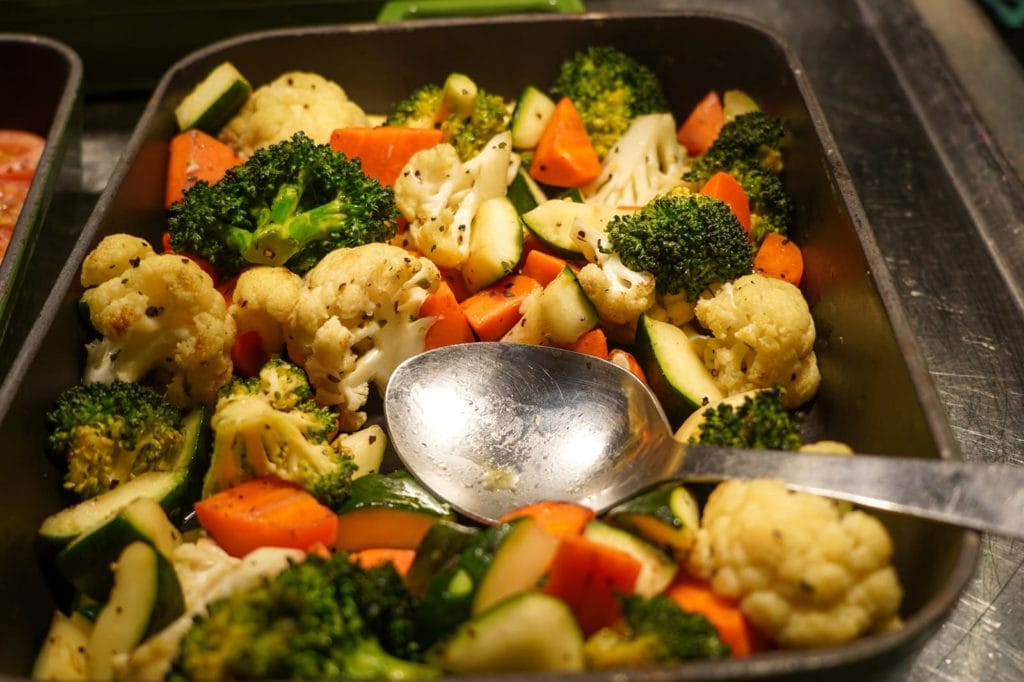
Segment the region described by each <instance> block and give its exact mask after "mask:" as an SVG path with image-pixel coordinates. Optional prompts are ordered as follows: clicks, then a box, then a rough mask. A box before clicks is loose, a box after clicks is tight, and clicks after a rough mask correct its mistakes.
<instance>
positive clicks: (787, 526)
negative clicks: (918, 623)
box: [689, 480, 903, 647]
mask: <svg viewBox="0 0 1024 682" xmlns="http://www.w3.org/2000/svg"><path fill="white" fill-rule="evenodd" d="M892 553H893V545H892V540H891V538H890V537H889V534H888V532H887V531H886V529H885V527H884V526H883V525H882V524H881V523H880V522H879V521H878V520H877V519H875V518H874V517H872V516H869V515H868V514H865V513H864V512H861V511H850V512H845V511H844V510H843V508H841V507H840V506H838V505H837V504H836V503H835V502H833V501H831V500H828V499H825V498H823V497H818V496H816V495H811V494H809V493H801V492H791V491H787V490H786V488H785V485H784V484H783V483H782V482H781V481H777V480H756V481H738V480H733V481H726V482H725V483H722V484H721V485H719V486H718V487H717V488H715V490H714V491H713V492H712V494H711V496H710V497H709V498H708V502H707V505H706V506H705V508H704V515H703V518H702V520H701V528H700V530H699V531H698V532H697V542H696V544H695V545H694V548H693V551H692V552H691V554H690V558H689V569H690V571H691V572H692V573H693V574H694V575H696V576H698V577H700V578H703V579H705V580H710V581H711V587H712V589H713V590H714V591H715V592H716V593H718V594H720V595H723V596H725V597H729V598H732V599H737V600H738V601H739V605H740V608H741V609H742V611H743V613H744V614H746V616H747V617H748V618H749V619H750V621H751V623H752V624H753V625H754V626H755V627H756V628H757V629H758V630H759V631H761V632H762V633H763V634H765V635H766V636H768V637H769V638H771V639H772V640H773V641H775V642H776V643H778V644H779V645H780V646H783V647H812V646H827V645H835V644H841V643H843V642H848V641H850V640H852V639H854V638H856V637H859V636H860V635H862V634H865V633H868V632H876V631H881V630H888V629H891V628H892V627H894V626H895V625H897V624H898V618H899V616H898V611H899V606H900V601H901V600H902V597H903V593H902V589H901V587H900V583H899V579H898V577H897V575H896V571H895V570H894V569H893V567H892V565H891V563H890V562H891V560H892Z"/></svg>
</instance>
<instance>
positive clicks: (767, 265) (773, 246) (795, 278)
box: [754, 232, 804, 286]
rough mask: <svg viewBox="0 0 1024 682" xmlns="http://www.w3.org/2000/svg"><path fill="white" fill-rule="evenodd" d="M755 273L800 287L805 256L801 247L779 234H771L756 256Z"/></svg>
mask: <svg viewBox="0 0 1024 682" xmlns="http://www.w3.org/2000/svg"><path fill="white" fill-rule="evenodd" d="M754 272H760V273H761V274H762V275H765V276H766V277H775V278H776V279H782V280H785V281H787V282H789V283H791V284H796V285H797V286H800V279H801V278H802V277H803V275H804V255H803V252H801V251H800V247H799V246H797V245H796V243H795V242H793V241H790V240H789V238H787V237H785V236H783V235H781V234H779V233H778V232H769V233H768V234H767V235H765V237H764V239H763V240H762V241H761V246H760V247H759V248H758V249H757V254H755V255H754Z"/></svg>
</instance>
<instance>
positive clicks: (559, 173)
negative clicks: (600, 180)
mask: <svg viewBox="0 0 1024 682" xmlns="http://www.w3.org/2000/svg"><path fill="white" fill-rule="evenodd" d="M600 174H601V161H600V160H599V159H598V158H597V152H596V151H595V150H594V145H593V144H592V143H591V142H590V137H589V136H588V135H587V131H586V128H584V126H583V119H582V118H580V114H579V112H578V111H577V110H576V106H575V105H574V104H573V103H572V100H571V99H569V98H568V97H563V98H562V99H560V100H559V101H558V104H556V105H555V111H554V113H552V114H551V118H550V119H549V120H548V124H547V126H545V128H544V132H543V133H541V136H540V141H539V142H537V149H536V151H535V152H534V155H533V162H532V163H531V164H530V176H531V177H533V179H534V180H537V181H538V182H543V183H544V184H546V185H552V186H554V187H582V186H583V185H585V184H587V183H588V182H591V181H592V180H596V179H597V176H598V175H600Z"/></svg>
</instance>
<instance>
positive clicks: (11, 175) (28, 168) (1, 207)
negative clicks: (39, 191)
mask: <svg viewBox="0 0 1024 682" xmlns="http://www.w3.org/2000/svg"><path fill="white" fill-rule="evenodd" d="M45 146H46V140H44V139H43V138H41V137H39V136H38V135H36V134H35V133H30V132H27V131H24V130H9V129H7V130H5V129H0V260H3V257H4V254H5V253H7V245H8V244H9V243H10V241H11V233H12V232H14V226H15V225H17V224H18V216H19V215H20V214H21V208H22V206H23V205H24V204H25V197H26V195H28V188H29V186H30V185H31V184H32V178H33V177H34V176H35V172H36V166H37V165H38V164H39V158H40V157H41V156H42V154H43V147H45Z"/></svg>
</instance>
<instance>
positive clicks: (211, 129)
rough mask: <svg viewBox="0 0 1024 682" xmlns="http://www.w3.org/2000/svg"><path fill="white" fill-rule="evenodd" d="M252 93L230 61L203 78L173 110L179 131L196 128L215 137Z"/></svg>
mask: <svg viewBox="0 0 1024 682" xmlns="http://www.w3.org/2000/svg"><path fill="white" fill-rule="evenodd" d="M251 92H252V86H251V85H250V84H249V81H247V80H246V79H245V77H244V76H242V74H241V73H239V72H238V69H236V68H235V67H234V66H233V65H232V64H231V63H230V62H224V63H223V64H221V65H220V66H218V67H217V68H215V69H214V70H213V71H211V72H210V73H209V75H208V76H206V78H204V79H203V80H202V81H201V82H200V83H199V84H198V85H197V86H196V87H195V88H193V89H192V92H190V93H189V94H187V95H186V96H185V98H184V99H182V100H181V103H180V104H178V106H177V107H176V108H175V109H174V117H175V119H177V121H178V127H179V128H180V129H181V130H188V129H189V128H198V129H199V130H203V131H206V132H208V133H214V134H216V132H217V130H219V129H220V127H221V126H223V125H224V124H225V123H227V121H228V119H229V118H231V117H232V116H233V115H234V114H235V112H237V111H238V110H239V109H241V108H242V105H243V104H244V103H245V100H246V99H247V98H248V97H249V93H251Z"/></svg>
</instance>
